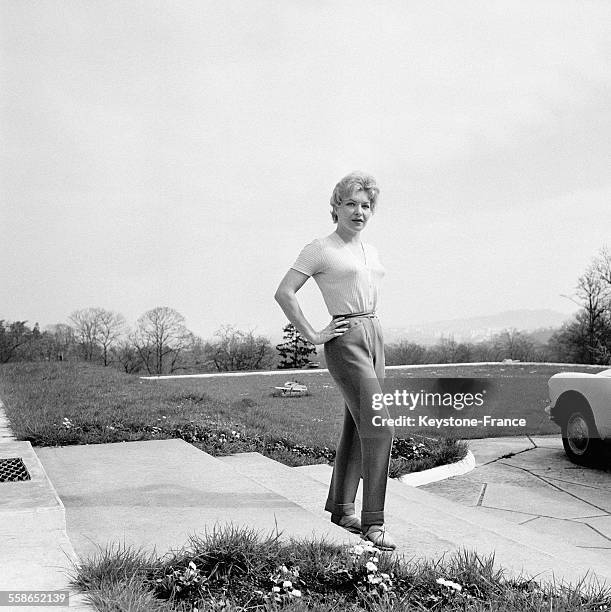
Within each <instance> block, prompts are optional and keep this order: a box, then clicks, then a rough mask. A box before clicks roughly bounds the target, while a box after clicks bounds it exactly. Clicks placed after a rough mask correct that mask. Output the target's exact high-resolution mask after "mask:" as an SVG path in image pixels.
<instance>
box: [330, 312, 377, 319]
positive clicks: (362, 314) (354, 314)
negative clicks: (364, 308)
mask: <svg viewBox="0 0 611 612" xmlns="http://www.w3.org/2000/svg"><path fill="white" fill-rule="evenodd" d="M376 316H377V315H376V313H375V312H351V313H349V314H340V315H333V318H334V319H339V318H340V317H343V318H344V319H352V318H353V317H369V318H370V319H375V317H376Z"/></svg>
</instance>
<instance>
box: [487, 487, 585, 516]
mask: <svg viewBox="0 0 611 612" xmlns="http://www.w3.org/2000/svg"><path fill="white" fill-rule="evenodd" d="M550 489H551V487H549V485H546V484H545V483H544V482H541V484H540V486H539V487H538V488H531V489H529V490H528V492H527V491H526V490H525V489H524V488H523V487H519V486H514V485H508V484H504V483H503V484H498V483H495V482H490V483H488V486H487V487H486V493H485V496H484V499H483V501H482V506H488V507H493V508H504V509H506V510H515V511H517V512H525V513H530V514H539V515H545V516H552V517H555V518H578V517H582V516H591V515H592V510H593V509H592V506H590V505H588V504H587V503H585V502H582V501H580V500H578V499H575V498H573V497H571V496H570V495H567V494H566V493H562V492H559V491H557V490H550Z"/></svg>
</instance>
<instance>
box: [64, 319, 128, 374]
mask: <svg viewBox="0 0 611 612" xmlns="http://www.w3.org/2000/svg"><path fill="white" fill-rule="evenodd" d="M69 319H70V321H71V323H72V328H73V329H74V333H75V335H76V338H77V340H78V342H79V344H80V345H81V347H82V350H83V355H84V357H85V359H86V360H88V361H92V360H93V359H94V357H96V356H97V354H98V353H99V354H100V355H101V357H102V361H103V363H104V365H105V366H106V365H108V355H109V350H110V348H111V347H112V346H113V344H114V343H115V342H116V341H117V340H118V339H119V338H120V337H121V335H122V334H123V332H124V329H125V319H124V318H123V315H121V314H119V313H117V312H112V311H111V310H105V309H104V308H83V309H81V310H75V311H74V312H73V313H72V314H71V315H70V317H69Z"/></svg>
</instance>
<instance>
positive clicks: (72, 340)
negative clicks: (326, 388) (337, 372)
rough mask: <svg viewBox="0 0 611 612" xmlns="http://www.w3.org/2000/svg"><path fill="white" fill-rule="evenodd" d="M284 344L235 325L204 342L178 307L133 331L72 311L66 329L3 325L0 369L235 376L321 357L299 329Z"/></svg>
mask: <svg viewBox="0 0 611 612" xmlns="http://www.w3.org/2000/svg"><path fill="white" fill-rule="evenodd" d="M283 331H284V341H283V342H282V343H280V344H278V345H277V346H276V350H275V351H274V349H273V348H272V346H271V343H270V340H269V339H268V338H266V337H265V336H262V335H256V334H255V333H254V332H253V331H252V330H250V331H244V330H240V329H237V328H236V327H235V326H233V325H223V326H221V327H220V328H219V329H218V330H217V331H216V332H215V334H214V337H213V338H212V339H210V340H207V341H204V340H203V339H202V338H200V337H198V336H197V335H195V334H194V333H193V332H192V331H190V330H189V329H188V328H187V325H186V321H185V318H184V317H183V316H182V315H181V314H180V313H179V312H178V311H176V310H174V309H173V308H169V307H167V306H159V307H156V308H153V309H151V310H148V311H147V312H145V313H144V314H143V315H142V316H141V317H139V318H138V320H137V322H136V325H135V326H134V327H133V328H130V327H129V326H128V325H127V322H126V320H125V317H123V315H121V314H120V313H118V312H114V311H111V310H106V309H104V308H97V307H96V308H83V309H80V310H75V311H74V312H72V313H71V314H70V316H69V318H68V323H57V324H54V325H49V326H47V327H46V328H45V329H44V330H43V331H41V330H40V326H39V324H38V323H36V324H35V325H34V327H32V328H30V327H29V326H28V325H27V321H13V322H8V321H5V320H0V363H8V362H14V361H64V360H67V361H88V362H95V363H100V364H102V365H104V366H114V367H118V368H120V369H122V370H123V371H125V372H126V373H128V374H135V373H146V374H151V375H157V374H172V373H176V372H183V373H184V372H207V371H219V372H230V371H236V370H263V369H270V368H293V367H303V366H304V365H307V364H308V363H309V362H310V358H309V357H310V356H311V355H312V354H316V349H315V347H314V346H313V345H311V344H310V343H308V342H307V341H306V340H304V339H303V338H302V337H301V335H300V334H299V333H298V332H297V331H296V330H295V328H294V327H293V326H292V325H291V324H288V325H286V326H285V328H284V330H283Z"/></svg>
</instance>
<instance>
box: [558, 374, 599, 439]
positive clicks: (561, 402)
mask: <svg viewBox="0 0 611 612" xmlns="http://www.w3.org/2000/svg"><path fill="white" fill-rule="evenodd" d="M548 386H549V393H550V400H551V402H552V408H551V410H550V416H551V417H552V418H554V420H556V418H558V417H559V416H560V414H559V412H560V411H561V410H563V409H564V407H565V406H567V405H568V403H569V402H578V403H580V402H586V403H587V406H588V407H589V408H590V411H591V413H592V416H593V418H594V423H595V424H596V429H597V430H598V433H599V435H600V437H601V438H602V439H611V377H610V376H600V375H596V374H583V373H578V372H562V373H560V374H555V375H554V376H552V377H551V378H550V379H549V381H548ZM581 405H583V404H581Z"/></svg>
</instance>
